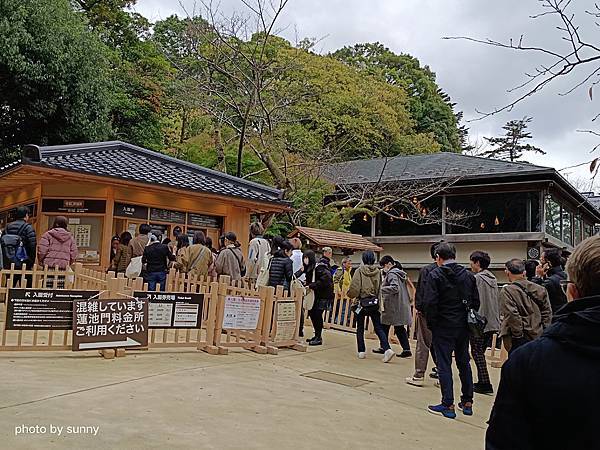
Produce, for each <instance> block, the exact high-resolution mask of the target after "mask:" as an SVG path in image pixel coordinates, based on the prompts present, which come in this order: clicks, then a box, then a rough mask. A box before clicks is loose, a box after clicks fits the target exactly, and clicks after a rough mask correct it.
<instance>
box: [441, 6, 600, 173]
mask: <svg viewBox="0 0 600 450" xmlns="http://www.w3.org/2000/svg"><path fill="white" fill-rule="evenodd" d="M538 3H539V4H540V5H541V7H542V12H540V13H539V14H536V15H533V16H531V18H532V19H533V20H538V19H546V18H554V19H556V22H557V24H556V25H555V29H556V30H558V32H559V33H558V38H559V45H558V46H557V47H556V48H551V47H550V46H549V45H547V44H546V45H536V44H526V43H525V37H524V35H523V34H521V36H520V37H519V38H518V39H510V40H509V41H508V42H499V41H496V40H493V39H477V38H472V37H465V36H454V37H445V38H444V39H462V40H467V41H472V42H476V43H478V44H484V45H489V46H493V47H499V48H504V49H510V50H514V51H518V52H526V53H531V54H537V55H540V56H542V57H544V58H546V60H545V61H544V62H543V63H541V64H540V65H539V66H538V67H535V68H533V69H532V70H530V71H528V72H526V73H525V81H523V82H522V83H521V84H519V85H517V86H515V87H514V88H512V89H510V90H509V93H511V94H516V95H515V96H514V98H513V99H512V100H511V101H510V102H508V103H507V104H505V105H504V106H502V107H500V108H496V109H494V110H492V111H487V112H481V116H480V118H479V119H483V118H486V117H489V116H492V115H496V114H499V113H501V112H504V111H511V110H512V109H513V108H514V107H515V106H516V105H518V104H519V103H521V102H523V101H525V100H527V99H528V98H529V97H531V96H533V95H536V94H538V93H540V92H542V91H545V89H546V88H547V87H548V86H550V85H552V84H554V83H555V82H556V81H557V80H560V79H568V80H570V81H572V84H571V87H570V88H568V89H566V90H565V91H563V92H561V93H560V94H559V95H563V96H564V95H569V94H572V93H573V92H575V91H577V90H579V89H581V88H587V89H588V96H589V98H590V100H591V101H593V98H594V96H593V92H594V87H595V86H596V85H598V84H599V83H600V42H599V41H598V40H597V39H598V33H594V32H593V31H590V32H587V31H588V30H585V29H584V28H583V27H582V26H581V24H580V23H578V22H577V21H576V14H575V13H574V12H573V8H574V7H575V6H576V5H577V2H573V1H572V0H538ZM580 4H581V3H580ZM584 11H585V16H586V17H587V18H589V19H590V21H589V23H588V25H589V26H590V27H594V26H597V27H600V23H598V19H600V5H599V4H598V3H595V4H594V5H592V4H591V2H590V5H589V6H588V9H585V10H584ZM578 17H579V18H580V17H581V16H578ZM592 37H593V38H592ZM565 44H566V45H565ZM582 72H583V74H582V75H579V74H580V73H582ZM599 118H600V113H598V114H596V115H595V116H594V117H593V118H592V122H597V120H598V119H599ZM578 131H580V132H583V133H589V134H593V135H595V136H599V137H600V131H597V130H578ZM598 148H600V144H598V145H596V146H595V147H594V148H593V150H592V152H593V151H595V150H597V149H598ZM588 164H589V168H590V172H591V173H592V177H593V178H594V177H595V176H596V175H597V174H598V171H599V170H600V158H598V157H596V158H593V159H592V160H591V161H586V162H584V163H582V164H579V165H578V166H581V165H588Z"/></svg>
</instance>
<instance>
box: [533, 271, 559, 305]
mask: <svg viewBox="0 0 600 450" xmlns="http://www.w3.org/2000/svg"><path fill="white" fill-rule="evenodd" d="M566 279H567V274H566V273H565V271H564V270H563V269H562V267H553V268H552V269H550V270H548V273H547V274H546V277H545V278H539V277H536V278H534V279H533V280H532V281H533V282H535V283H537V284H539V285H541V286H544V287H545V288H546V290H547V291H548V297H550V306H551V307H552V313H554V314H556V311H558V310H559V309H560V308H561V307H562V306H563V305H564V304H565V303H567V296H566V295H565V293H564V292H563V290H562V288H561V287H560V282H561V281H563V280H566Z"/></svg>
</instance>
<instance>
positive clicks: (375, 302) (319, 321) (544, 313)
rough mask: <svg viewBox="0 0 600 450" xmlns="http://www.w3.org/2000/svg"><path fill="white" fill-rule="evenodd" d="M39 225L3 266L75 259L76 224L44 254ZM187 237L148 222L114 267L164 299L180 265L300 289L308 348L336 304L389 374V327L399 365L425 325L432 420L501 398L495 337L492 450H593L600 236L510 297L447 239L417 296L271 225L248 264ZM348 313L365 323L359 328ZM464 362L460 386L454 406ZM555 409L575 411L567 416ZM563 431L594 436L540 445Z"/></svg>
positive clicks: (125, 239)
mask: <svg viewBox="0 0 600 450" xmlns="http://www.w3.org/2000/svg"><path fill="white" fill-rule="evenodd" d="M28 219H29V212H28V210H27V208H18V209H17V211H16V220H15V221H13V222H11V223H9V224H8V225H7V227H6V228H5V229H4V230H3V231H2V236H0V243H1V245H2V252H1V253H0V254H1V255H2V258H3V261H2V264H3V266H4V267H10V265H11V264H16V265H17V267H21V266H23V265H24V266H26V267H27V268H31V267H32V266H33V264H34V263H35V262H36V261H37V262H38V264H40V265H43V266H44V265H45V266H49V267H57V268H59V269H62V270H67V269H68V268H69V266H70V265H71V264H73V263H74V261H75V259H76V257H77V253H78V251H77V246H76V245H75V241H74V239H73V236H72V235H71V233H70V232H69V231H68V221H67V219H66V218H65V217H62V216H57V217H56V218H55V219H54V222H53V225H52V228H51V229H49V230H48V231H47V232H45V233H44V234H43V236H42V237H41V239H40V240H39V242H38V240H37V237H36V234H35V231H34V229H33V227H32V226H31V225H30V224H29V223H28ZM177 228H179V227H176V228H175V230H174V240H173V241H170V240H169V239H162V237H161V236H158V235H156V234H154V233H152V232H151V231H152V229H151V227H150V226H149V225H147V224H142V225H141V226H140V227H139V230H138V234H137V236H135V237H133V236H132V235H131V234H130V233H129V232H127V231H126V232H123V233H122V234H121V235H120V236H115V237H114V238H113V241H112V246H111V258H110V260H111V263H110V267H109V268H108V269H109V270H112V271H115V272H118V273H124V272H127V271H128V270H129V269H130V268H131V266H132V264H133V262H134V260H136V258H137V259H138V260H139V262H140V264H139V265H140V273H139V275H141V276H143V277H144V280H145V282H147V283H148V288H149V289H151V290H153V289H156V288H159V289H164V288H165V280H166V273H167V271H168V269H169V268H170V267H174V268H175V269H177V270H178V271H180V272H183V273H186V274H190V275H194V276H218V275H227V276H229V277H231V279H232V280H241V279H245V280H247V281H249V282H250V283H252V284H254V285H255V286H273V287H277V286H283V287H284V289H288V290H289V289H292V288H293V287H300V288H302V289H303V290H304V295H303V312H302V316H301V321H300V336H303V332H304V324H303V321H304V314H305V312H306V314H307V315H308V317H310V320H311V322H312V326H313V330H314V335H313V336H312V337H310V338H309V339H307V342H308V344H309V345H311V346H317V345H322V344H323V333H322V331H323V322H324V314H325V312H326V311H329V312H332V309H333V304H334V299H335V298H336V296H337V298H339V299H343V300H344V301H339V302H338V303H337V310H336V311H335V314H333V316H334V317H335V320H336V321H337V320H340V322H344V324H346V325H352V326H355V327H356V343H357V356H358V358H359V359H365V358H366V357H367V352H366V346H365V340H364V332H365V323H366V320H367V319H368V320H369V321H370V322H371V324H372V325H373V329H374V331H375V334H376V335H377V337H378V340H379V346H378V347H377V348H374V349H372V352H373V353H376V354H381V355H383V362H386V363H387V362H389V361H391V360H392V358H393V357H394V355H395V354H396V353H395V352H394V350H393V349H392V348H391V345H390V341H389V333H390V330H391V329H392V327H393V330H394V334H395V336H396V337H397V339H398V342H399V343H400V346H401V348H402V351H401V352H400V353H399V354H398V355H397V356H399V357H402V358H408V357H412V356H413V353H412V350H411V347H410V341H409V338H408V330H407V328H408V327H415V328H416V329H415V334H416V349H415V355H414V356H415V358H414V367H415V370H414V374H413V375H412V376H411V377H409V378H407V379H406V382H407V383H408V384H410V385H413V386H423V385H424V384H425V377H426V374H427V367H428V364H429V357H430V355H431V359H432V361H433V368H432V370H431V373H430V374H429V376H430V377H431V378H434V379H436V384H437V385H439V387H440V390H441V402H440V403H439V404H435V405H430V406H428V407H427V410H428V411H429V412H431V413H434V414H438V415H441V416H443V417H446V418H451V419H453V418H455V417H456V415H457V411H456V409H457V408H458V409H459V410H461V411H462V413H463V414H464V415H472V414H473V400H474V395H475V394H481V395H490V394H493V393H494V388H493V386H492V382H491V380H490V376H489V373H488V369H487V365H486V359H485V351H486V349H487V348H488V347H490V345H491V343H492V337H493V336H494V335H495V334H496V335H498V337H499V341H502V343H503V345H504V347H505V348H506V349H507V350H508V354H509V356H508V360H507V361H506V363H505V364H504V366H503V368H502V375H501V382H500V385H499V388H498V393H497V397H496V401H495V405H494V407H493V410H492V414H491V417H490V421H489V424H490V426H489V429H488V432H487V438H486V439H487V440H486V442H487V446H488V448H491V449H501V448H592V447H593V444H592V440H591V439H592V436H591V433H590V431H589V430H592V429H593V428H592V422H591V421H592V420H593V415H592V414H590V412H591V411H592V410H593V407H595V404H596V400H597V399H598V398H600V384H599V383H598V382H597V379H598V376H600V358H599V356H600V332H599V331H600V236H595V237H592V238H589V239H587V240H585V241H584V242H582V243H581V244H579V245H578V246H577V247H576V248H575V250H574V252H573V253H572V254H571V256H570V257H569V259H568V260H567V259H565V258H564V256H563V255H562V252H561V250H559V249H547V250H545V251H544V252H543V253H542V255H541V260H540V261H534V260H529V261H523V260H521V259H517V258H515V259H511V260H509V261H507V262H506V263H505V264H504V269H505V270H504V272H505V274H506V277H507V279H508V283H507V284H505V285H504V286H503V287H501V288H500V287H499V285H498V281H497V279H496V277H495V276H494V274H493V273H492V271H491V270H490V266H491V258H490V256H489V255H488V254H487V253H486V252H484V251H475V252H473V253H472V254H470V256H469V260H470V267H469V268H468V269H467V268H466V267H464V266H462V265H460V264H458V263H457V261H456V257H457V255H456V249H455V247H454V246H453V245H452V244H451V243H448V242H443V241H441V242H439V243H436V244H433V245H432V246H431V248H430V255H431V258H432V263H431V264H429V265H427V266H425V267H423V268H422V269H421V270H420V272H419V277H418V281H417V285H416V286H414V285H413V284H412V282H411V281H410V278H409V277H408V275H407V273H406V272H405V271H404V270H403V268H402V265H401V264H400V263H399V262H398V261H395V260H394V258H393V257H391V256H390V255H384V256H383V257H381V258H380V259H379V261H377V259H376V255H375V254H374V253H373V252H372V251H365V252H363V254H362V255H361V261H362V263H361V264H360V266H359V267H357V268H355V267H354V266H353V264H352V261H351V259H350V258H349V257H344V259H343V260H342V261H341V265H340V266H337V265H335V264H334V262H333V251H332V249H331V248H329V247H325V248H323V249H321V256H320V257H318V256H317V254H316V253H315V252H314V251H313V250H311V249H306V250H304V251H302V242H301V241H300V240H299V239H298V238H293V239H290V240H288V239H284V238H283V237H280V236H275V237H272V238H269V239H268V238H266V237H265V236H264V228H263V227H262V225H260V224H259V223H253V224H252V225H251V227H250V236H251V240H250V243H249V249H248V257H247V258H245V257H244V254H243V252H242V249H241V245H240V243H239V242H238V239H237V236H236V235H235V233H233V232H227V233H225V234H224V235H223V236H222V237H221V239H220V240H219V244H218V249H215V248H213V245H212V241H211V239H210V238H209V237H207V236H206V235H205V234H204V233H203V232H201V231H197V232H195V233H194V235H193V237H192V238H191V239H190V237H189V236H188V235H187V234H184V233H183V232H182V230H181V228H179V230H177ZM567 272H568V275H567ZM346 300H349V301H348V302H346ZM573 300H576V301H573ZM340 308H341V311H340ZM413 308H414V310H415V317H416V323H414V324H413V323H412V318H413ZM350 311H352V312H353V313H354V315H353V316H352V317H353V320H354V323H352V324H350V321H351V320H352V319H351V314H350ZM472 311H476V312H477V313H478V314H477V317H479V319H478V320H479V325H478V330H479V331H478V332H474V331H473V323H470V320H469V317H472V316H473V313H472ZM340 312H341V314H338V313H340ZM336 323H337V322H336ZM453 358H454V362H455V364H456V366H457V369H458V373H459V378H460V385H461V394H460V401H459V402H458V403H457V404H456V405H455V400H454V389H453V376H452V360H453ZM471 358H472V359H473V361H474V363H475V368H476V378H477V381H476V382H474V381H473V378H474V377H473V374H472V371H471V365H470V359H471ZM557 408H564V410H565V411H566V413H565V414H558V413H556V412H555V410H556V409H557ZM565 424H571V426H572V427H573V428H572V429H575V426H577V429H579V430H581V429H582V428H583V429H584V430H585V432H582V433H569V434H566V433H564V434H562V435H560V436H558V437H557V435H556V434H552V435H550V434H545V433H543V430H544V429H553V427H556V429H558V428H559V427H561V428H564V427H565ZM582 425H583V426H582ZM574 443H576V444H577V445H575V446H574ZM562 444H564V445H562Z"/></svg>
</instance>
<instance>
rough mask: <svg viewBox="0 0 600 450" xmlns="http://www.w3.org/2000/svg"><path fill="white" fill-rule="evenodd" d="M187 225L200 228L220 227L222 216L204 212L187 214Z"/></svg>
mask: <svg viewBox="0 0 600 450" xmlns="http://www.w3.org/2000/svg"><path fill="white" fill-rule="evenodd" d="M187 223H188V225H191V226H194V227H200V228H221V225H222V223H223V218H222V217H218V216H207V215H204V214H193V213H189V214H188V222H187Z"/></svg>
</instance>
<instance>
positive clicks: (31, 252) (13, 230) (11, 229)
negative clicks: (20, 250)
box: [3, 219, 37, 268]
mask: <svg viewBox="0 0 600 450" xmlns="http://www.w3.org/2000/svg"><path fill="white" fill-rule="evenodd" d="M23 225H24V226H23ZM19 230H20V232H19ZM3 234H12V235H18V236H21V240H22V241H23V246H24V247H25V250H26V251H27V256H28V258H29V259H28V260H27V263H26V266H27V268H31V267H33V264H34V263H35V254H36V247H37V239H36V236H35V230H34V229H33V227H32V226H31V224H30V223H26V222H25V221H24V220H23V219H19V220H15V221H14V222H11V223H9V224H8V225H6V229H5V230H4V233H3ZM4 264H5V265H6V264H7V262H6V261H4ZM8 265H9V267H10V262H8Z"/></svg>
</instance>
